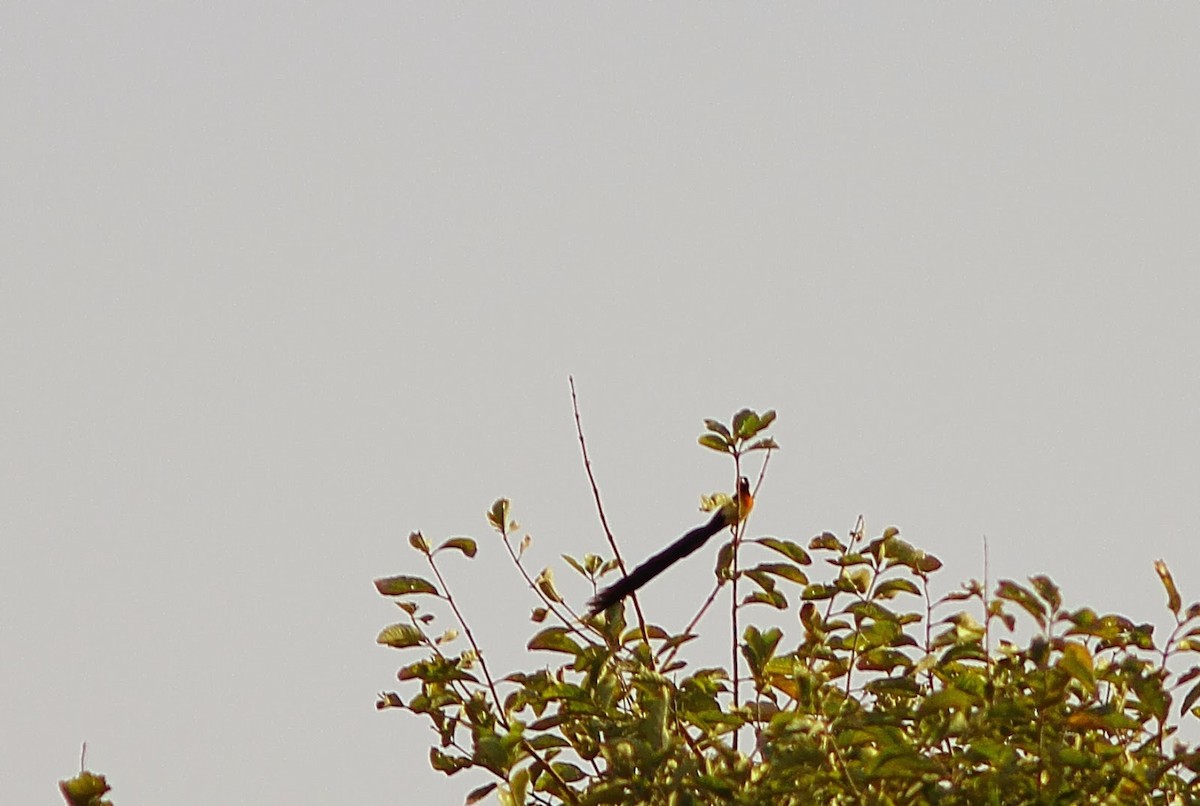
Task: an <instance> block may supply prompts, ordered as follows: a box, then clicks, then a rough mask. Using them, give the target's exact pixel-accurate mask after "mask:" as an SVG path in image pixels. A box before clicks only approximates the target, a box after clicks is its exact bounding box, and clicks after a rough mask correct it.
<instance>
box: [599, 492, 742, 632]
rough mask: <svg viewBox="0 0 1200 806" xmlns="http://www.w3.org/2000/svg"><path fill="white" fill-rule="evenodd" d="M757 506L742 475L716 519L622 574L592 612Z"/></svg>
mask: <svg viewBox="0 0 1200 806" xmlns="http://www.w3.org/2000/svg"><path fill="white" fill-rule="evenodd" d="M753 507H754V495H753V494H752V493H751V492H750V481H749V479H747V478H746V477H745V476H742V477H741V478H740V479H738V491H737V496H736V497H735V498H733V499H731V500H730V501H729V502H728V503H726V504H724V505H723V506H721V508H720V509H718V510H717V511H716V512H715V513H713V516H712V519H711V520H709V522H708V523H706V524H704V525H703V526H697V527H696V528H695V529H693V530H692V531H690V532H688V533H687V534H685V535H684V536H683V537H681V538H679V539H678V540H676V541H675V542H674V543H672V544H671V545H669V546H667V547H666V548H665V549H663V550H662V551H660V552H659V553H658V554H655V555H654V556H653V557H651V558H650V559H648V560H646V561H645V562H644V563H642V564H641V565H639V566H638V567H637V568H635V569H633V571H632V572H630V574H629V575H628V576H625V577H622V578H621V579H619V580H617V581H616V582H614V583H613V584H611V585H609V586H608V587H607V588H605V589H604V590H602V591H600V592H599V593H598V594H596V596H595V597H593V598H592V600H591V601H590V602H588V614H589V615H592V616H594V615H596V614H597V613H600V612H601V611H604V610H607V609H608V608H610V607H612V606H613V605H615V604H616V603H617V602H619V601H621V600H622V599H624V598H625V597H626V596H628V595H629V594H631V593H633V592H634V591H635V590H637V589H638V588H640V587H642V586H643V585H645V584H646V583H647V582H649V581H650V580H652V579H654V578H655V577H656V576H658V575H659V574H661V573H662V572H663V571H666V570H667V569H668V568H670V567H671V566H672V565H674V564H675V563H676V562H678V561H679V560H682V559H683V558H684V557H686V556H688V555H689V554H691V553H692V552H694V551H695V550H696V549H698V548H700V547H701V546H703V545H704V544H705V542H707V541H708V539H709V538H710V537H712V536H713V535H715V534H716V533H717V532H719V531H721V530H722V529H725V528H727V527H730V526H733V525H734V524H735V523H738V522H739V521H743V520H745V519H746V516H747V515H749V514H750V510H751V509H752V508H753Z"/></svg>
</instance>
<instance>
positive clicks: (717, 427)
mask: <svg viewBox="0 0 1200 806" xmlns="http://www.w3.org/2000/svg"><path fill="white" fill-rule="evenodd" d="M704 427H705V428H707V429H708V430H709V431H712V432H713V433H714V434H720V435H721V436H723V437H725V439H726V440H729V439H732V438H733V434H730V433H729V429H728V428H726V427H725V424H724V423H721V422H719V421H717V420H705V421H704Z"/></svg>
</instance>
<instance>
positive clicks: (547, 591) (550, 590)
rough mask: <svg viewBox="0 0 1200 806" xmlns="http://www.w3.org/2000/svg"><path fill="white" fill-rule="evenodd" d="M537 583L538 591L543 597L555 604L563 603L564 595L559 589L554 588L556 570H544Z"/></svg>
mask: <svg viewBox="0 0 1200 806" xmlns="http://www.w3.org/2000/svg"><path fill="white" fill-rule="evenodd" d="M535 583H536V584H537V588H538V590H540V591H541V592H542V595H543V596H545V597H546V598H547V599H549V600H550V601H552V602H554V603H555V604H561V603H562V600H563V598H562V595H561V594H560V593H559V592H558V589H557V588H555V587H554V569H552V568H548V567H547V568H543V569H542V572H541V573H540V574H538V576H537V579H536V580H535Z"/></svg>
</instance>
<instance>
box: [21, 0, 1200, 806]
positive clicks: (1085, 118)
mask: <svg viewBox="0 0 1200 806" xmlns="http://www.w3.org/2000/svg"><path fill="white" fill-rule="evenodd" d="M1198 23H1200V11H1198V10H1197V7H1196V6H1195V5H1193V4H1186V3H1181V4H1172V5H1143V4H1136V5H1135V4H1127V3H1123V4H1107V5H1080V4H1053V5H1048V4H1033V3H1029V4H999V5H996V4H989V5H979V4H954V5H946V4H939V5H932V4H920V5H918V4H890V3H889V4H854V5H845V4H828V5H813V4H805V5H804V6H803V7H800V8H797V7H795V6H785V5H782V4H772V5H770V6H765V5H749V4H721V5H696V4H678V3H658V4H653V5H631V4H623V3H615V4H614V3H607V4H603V5H599V4H592V5H583V4H538V5H533V4H522V5H513V4H490V5H489V6H488V7H486V8H484V7H482V6H481V5H476V6H464V5H461V4H455V5H453V6H450V5H449V4H421V5H417V4H394V3H361V4H344V3H336V4H335V3H326V4H311V3H310V4H296V3H278V2H265V3H257V4H247V3H228V2H218V3H200V4H198V3H166V4H164V3H140V2H125V3H116V4H112V3H109V4H102V5H95V4H79V3H54V2H16V3H7V4H5V6H4V8H3V10H0V92H2V96H3V105H2V108H3V116H4V124H3V126H0V541H2V546H3V554H2V559H0V609H2V611H3V616H2V617H0V792H3V793H4V794H3V798H4V800H5V801H6V802H11V803H22V804H24V803H30V804H32V803H52V802H55V801H56V800H57V798H58V796H57V794H56V791H55V782H56V781H57V780H59V779H60V778H64V777H68V776H69V775H71V774H73V772H74V771H75V770H76V769H77V765H78V758H79V745H80V742H82V741H84V740H86V741H87V742H88V743H89V750H88V765H89V766H90V767H91V768H93V769H96V770H99V771H101V772H104V773H106V774H107V775H108V776H109V778H110V781H111V783H113V785H114V787H115V788H114V791H113V796H114V798H115V800H116V802H117V803H118V804H119V806H133V805H134V804H150V803H172V804H182V806H192V805H193V804H195V805H196V806H199V804H209V803H246V804H251V803H253V804H261V803H267V804H270V803H291V804H313V805H314V806H315V805H316V804H329V803H347V804H385V803H446V804H455V803H461V802H462V797H463V795H464V794H465V792H466V791H467V790H468V789H470V788H473V787H474V786H477V785H480V784H482V783H484V782H486V781H487V779H486V778H484V777H483V776H482V775H476V777H471V776H472V775H474V774H473V773H465V774H462V775H460V776H458V777H456V778H454V779H449V780H447V779H445V778H444V776H442V775H441V774H440V773H436V772H433V771H432V770H430V769H429V767H428V761H427V752H428V745H429V743H430V741H431V739H432V738H433V734H432V733H431V732H430V731H429V730H428V728H427V727H426V726H425V725H424V724H422V723H421V722H419V721H418V720H417V719H415V718H413V717H411V716H406V715H404V714H401V713H399V712H389V713H383V714H380V713H377V712H376V711H375V708H374V701H375V695H376V693H377V692H379V691H381V690H387V689H393V688H400V690H401V691H405V690H406V689H404V688H402V687H400V686H399V684H398V683H397V682H396V681H395V671H396V669H397V668H398V667H399V666H400V665H401V663H402V662H403V661H404V658H406V657H411V656H410V655H405V654H402V653H399V652H396V651H394V650H388V649H384V648H382V647H378V646H376V645H375V643H374V639H375V636H376V633H377V632H378V630H379V629H380V628H381V627H383V626H384V625H386V624H388V623H390V622H392V621H394V620H396V616H397V615H398V612H397V611H396V610H395V608H394V607H392V605H391V604H390V603H389V602H388V601H386V600H384V599H382V598H381V597H379V596H377V595H376V594H375V592H374V589H373V587H372V585H371V581H372V579H373V578H374V577H377V576H384V575H388V574H395V573H401V572H404V571H406V570H407V571H410V572H411V571H416V570H418V568H419V567H420V566H419V564H418V563H417V562H416V557H415V555H414V554H413V552H412V551H411V549H409V548H408V546H407V543H406V540H405V538H406V536H407V534H408V532H409V531H410V530H412V529H422V530H424V532H425V533H426V534H427V535H428V536H430V537H431V538H433V539H439V538H443V537H447V536H450V535H455V534H470V535H474V536H476V537H478V538H480V539H481V541H482V548H481V551H480V555H479V557H478V558H477V559H476V560H475V561H473V562H471V563H467V562H451V563H449V565H448V567H447V570H448V572H449V573H450V574H451V576H452V577H453V578H454V579H455V580H456V584H457V585H458V586H459V587H460V589H461V591H462V594H463V596H462V604H463V607H464V609H465V610H466V612H467V613H468V614H469V616H470V617H471V618H472V620H473V621H474V622H475V623H476V624H477V625H478V626H479V628H480V632H481V634H482V635H483V636H484V639H485V641H484V642H485V649H486V650H488V651H489V656H490V657H492V658H493V663H494V664H495V665H496V666H497V667H499V669H501V670H503V671H508V670H511V669H515V668H530V667H538V666H541V665H542V664H544V663H546V662H547V659H546V658H545V657H526V656H525V655H524V653H523V651H522V647H523V645H524V642H525V640H526V639H527V638H528V636H529V635H530V634H531V631H532V625H530V624H529V622H528V621H527V616H528V611H529V608H530V607H531V605H532V600H531V598H530V595H529V594H528V592H527V591H526V590H525V589H524V588H523V584H522V583H521V582H520V581H519V579H518V577H517V576H516V575H515V573H514V572H513V570H512V568H511V566H510V565H509V564H508V562H507V560H506V559H505V558H504V555H503V554H502V552H501V551H500V546H499V545H498V544H497V543H496V542H495V540H494V539H490V536H489V533H488V530H487V527H486V521H485V519H484V513H485V512H486V510H487V508H488V507H489V506H490V504H491V502H492V501H493V499H495V498H496V497H498V496H501V495H504V496H509V497H511V498H512V499H513V501H514V507H515V514H516V516H517V518H518V519H519V520H520V521H521V522H522V524H523V526H524V528H525V529H527V530H528V531H529V532H530V533H531V534H532V535H533V539H534V542H533V546H532V548H531V549H530V553H529V555H528V556H529V558H530V561H531V563H532V564H533V566H534V568H535V570H536V568H537V567H540V566H541V565H544V564H555V565H556V568H557V572H558V573H557V575H558V578H559V580H560V586H561V587H562V588H563V590H564V593H566V594H567V595H568V596H569V597H571V598H572V600H573V601H575V602H576V603H577V604H581V603H582V601H583V600H584V599H585V598H586V596H587V590H585V588H584V586H583V585H582V584H577V583H575V582H574V581H572V580H571V578H570V576H571V575H570V574H569V572H568V571H567V570H566V569H565V568H564V567H563V564H562V563H561V561H560V560H559V559H558V557H559V555H560V554H561V553H564V552H568V553H573V554H577V555H578V554H583V553H584V552H587V551H594V552H602V551H606V550H607V549H606V547H605V544H604V542H603V538H602V534H601V532H600V530H599V527H598V524H597V521H596V517H595V513H594V510H593V507H592V503H591V499H590V492H589V489H588V487H587V482H586V478H585V476H584V475H583V472H582V468H581V463H580V459H579V454H578V445H577V443H576V441H575V436H574V430H573V428H574V426H573V421H572V419H571V410H570V398H569V393H568V386H567V378H568V375H571V374H573V375H574V377H575V379H576V383H577V385H578V389H579V394H580V403H581V407H582V409H583V416H584V424H585V428H586V429H587V434H588V438H589V444H590V448H591V450H592V458H593V462H594V465H595V470H596V473H597V475H598V481H599V483H600V485H601V488H602V491H603V494H604V498H605V503H606V506H607V511H608V515H609V518H610V521H611V523H612V525H613V528H614V530H615V531H616V532H617V535H618V537H619V539H620V540H621V541H622V544H623V546H624V551H625V553H626V556H627V557H629V558H631V559H640V558H642V557H644V556H646V555H647V554H649V553H651V552H652V551H654V550H656V549H657V548H658V547H660V546H661V545H663V544H664V543H666V542H667V541H669V540H672V539H674V538H675V537H676V536H678V535H679V534H680V533H681V532H682V531H684V530H685V529H687V528H689V527H691V526H693V525H695V524H696V523H699V522H700V521H701V520H702V519H703V517H704V516H703V515H702V514H701V513H699V512H697V510H696V504H697V498H698V496H699V494H701V493H706V492H711V491H713V490H717V489H723V488H724V489H728V487H729V485H730V483H731V481H732V470H731V468H730V467H729V466H728V465H727V464H725V463H724V462H723V461H722V460H721V458H720V457H718V456H717V455H716V454H713V453H711V452H708V451H705V450H703V449H701V448H699V447H698V446H697V445H696V442H695V440H696V437H697V436H698V434H699V433H700V429H701V422H702V419H703V418H705V417H720V418H726V419H727V418H728V417H729V416H730V415H731V414H732V412H733V411H734V410H736V409H737V408H740V407H742V406H751V407H754V408H758V409H765V408H774V409H776V410H777V411H778V412H779V420H778V423H777V425H776V427H775V428H774V429H773V431H774V433H775V436H776V438H777V439H778V440H779V441H780V443H781V444H782V445H783V450H782V451H781V452H780V453H779V454H777V455H776V456H775V457H774V458H773V459H772V461H771V465H770V468H769V473H768V476H767V480H766V482H765V484H764V486H763V488H762V490H761V495H760V499H759V500H760V503H759V506H758V507H757V508H756V510H755V514H754V518H753V520H752V521H751V527H750V531H751V532H752V533H758V534H776V535H780V536H784V537H789V538H792V539H797V540H802V541H806V540H807V539H808V538H809V537H811V536H812V535H813V534H816V533H819V532H821V531H822V530H826V529H829V530H834V531H836V532H838V533H839V534H844V533H845V531H846V530H847V529H848V528H849V527H850V526H851V525H852V524H853V522H854V519H855V517H856V516H858V515H859V514H860V513H861V514H863V515H864V516H865V518H866V522H867V528H868V531H869V532H870V533H872V534H877V533H878V532H879V530H881V529H882V528H883V527H885V526H887V525H892V524H894V525H896V526H899V527H900V529H901V530H902V533H903V535H904V536H905V537H906V538H907V539H908V540H910V541H911V542H913V543H915V544H917V545H919V546H922V547H924V548H926V549H927V550H929V551H932V552H934V553H935V554H937V555H938V556H940V557H941V558H942V559H943V560H944V561H945V563H946V566H947V567H946V570H945V572H944V573H943V575H942V584H943V585H944V586H945V587H947V588H948V587H950V586H952V585H954V584H957V583H958V582H960V581H962V580H965V579H968V578H971V577H979V576H981V575H982V548H981V541H982V538H983V536H984V535H986V536H987V538H988V541H989V544H990V547H991V572H992V575H993V577H995V578H999V577H1005V576H1007V577H1015V578H1018V579H1022V578H1025V577H1027V576H1029V575H1030V574H1033V573H1039V572H1045V573H1048V574H1050V575H1051V576H1053V577H1054V579H1055V580H1057V581H1058V582H1059V583H1060V584H1061V585H1062V586H1063V588H1064V591H1065V595H1066V600H1067V604H1068V606H1075V607H1077V606H1080V605H1082V604H1089V605H1091V606H1092V607H1094V608H1096V609H1097V610H1110V611H1118V612H1123V613H1126V614H1127V615H1129V616H1131V617H1133V618H1135V619H1136V620H1139V621H1144V620H1157V621H1159V622H1160V623H1161V622H1162V617H1163V614H1164V612H1165V608H1164V601H1165V597H1164V595H1163V593H1162V590H1161V588H1160V587H1159V584H1158V582H1157V579H1156V578H1155V575H1154V571H1153V568H1152V562H1153V560H1154V559H1156V558H1159V557H1161V558H1164V559H1166V560H1167V561H1168V563H1170V564H1171V566H1172V568H1173V569H1174V571H1175V575H1176V579H1177V580H1178V582H1179V585H1180V587H1181V588H1182V590H1183V592H1184V596H1185V599H1186V600H1189V601H1190V600H1193V599H1196V598H1200V560H1198V558H1197V551H1196V528H1197V523H1200V496H1198V495H1197V491H1198V490H1200V423H1198V421H1197V420H1198V414H1197V412H1198V409H1200V317H1198V316H1197V310H1198V305H1200V274H1198V269H1200V225H1198V222H1200V146H1198V143H1200V103H1197V97H1198V96H1197V76H1198V75H1200V49H1198V48H1197V47H1196V31H1197V30H1198V28H1197V25H1198ZM714 555H715V547H708V548H706V550H705V551H703V552H701V553H699V554H698V555H696V556H695V557H694V558H690V559H689V560H688V561H687V562H686V563H684V564H682V565H681V566H680V567H678V568H675V569H672V571H671V572H670V574H669V575H668V576H666V577H664V578H663V579H661V580H659V581H658V582H656V583H655V584H654V585H652V586H651V587H650V588H648V589H647V592H646V593H645V595H644V596H643V603H644V604H645V606H646V607H647V608H650V609H652V611H653V612H655V613H657V614H658V618H659V619H660V620H661V621H662V622H663V623H665V624H667V625H670V626H676V627H679V626H682V624H683V623H684V621H685V620H686V618H687V617H688V616H690V615H691V613H692V612H694V610H695V608H696V606H697V605H698V604H699V600H700V599H701V598H702V597H703V592H702V591H704V590H706V589H707V587H708V585H709V584H711V579H712V577H711V573H712V564H713V557H714ZM715 628H716V629H720V627H719V622H717V626H716V627H715Z"/></svg>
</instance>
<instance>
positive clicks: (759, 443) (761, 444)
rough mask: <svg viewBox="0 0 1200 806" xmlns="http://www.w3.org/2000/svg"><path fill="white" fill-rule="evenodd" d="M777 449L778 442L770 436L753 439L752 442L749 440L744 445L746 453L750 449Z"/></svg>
mask: <svg viewBox="0 0 1200 806" xmlns="http://www.w3.org/2000/svg"><path fill="white" fill-rule="evenodd" d="M777 450H779V443H778V442H776V441H775V440H774V439H772V438H771V437H765V438H763V439H756V440H754V442H751V443H750V444H749V445H748V446H746V450H745V452H746V453H748V452H750V451H777Z"/></svg>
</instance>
